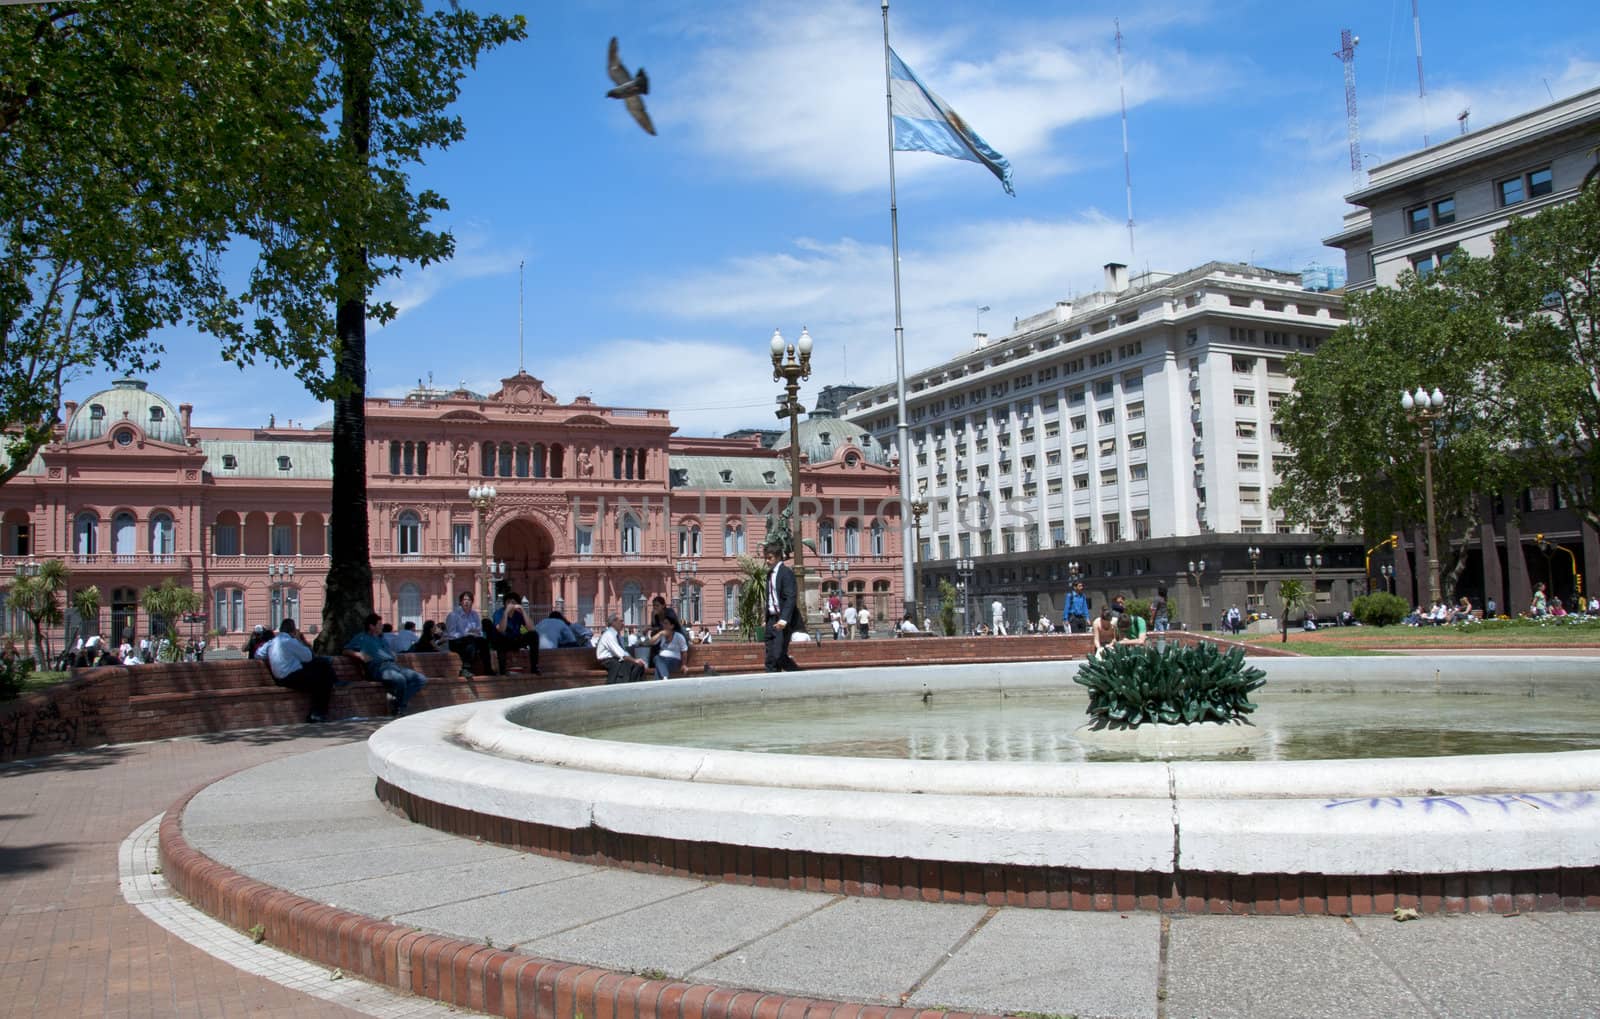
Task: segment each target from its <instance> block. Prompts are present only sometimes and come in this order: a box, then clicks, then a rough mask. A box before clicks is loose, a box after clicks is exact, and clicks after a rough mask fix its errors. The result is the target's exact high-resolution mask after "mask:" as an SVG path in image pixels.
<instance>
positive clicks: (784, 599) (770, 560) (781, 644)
mask: <svg viewBox="0 0 1600 1019" xmlns="http://www.w3.org/2000/svg"><path fill="white" fill-rule="evenodd" d="M783 558H784V557H783V551H782V549H780V548H779V547H778V546H777V545H768V546H767V547H766V559H767V671H768V672H795V671H797V670H799V668H800V666H798V665H796V664H795V661H794V659H793V658H790V657H789V640H790V639H791V638H792V637H793V636H794V631H795V630H796V629H798V628H799V627H800V603H799V589H798V585H797V584H796V583H795V577H794V570H792V569H790V568H789V564H788V563H786V562H784V561H783Z"/></svg>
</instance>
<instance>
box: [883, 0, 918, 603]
mask: <svg viewBox="0 0 1600 1019" xmlns="http://www.w3.org/2000/svg"><path fill="white" fill-rule="evenodd" d="M883 103H884V119H885V122H886V124H887V126H888V129H889V240H890V244H891V247H892V251H893V259H894V390H895V404H896V408H897V410H898V413H899V424H898V425H897V426H896V435H897V436H898V438H899V444H900V584H901V590H902V591H903V592H904V599H903V601H904V603H905V604H904V608H905V613H906V614H907V615H909V616H911V618H912V619H916V618H917V596H918V595H920V594H921V593H922V592H920V591H917V590H915V588H914V587H913V584H914V583H915V581H914V579H913V578H914V576H915V571H914V568H913V567H914V563H915V560H914V558H913V557H920V556H921V555H922V549H920V548H913V547H912V530H911V528H912V520H911V500H912V492H911V429H910V426H909V425H908V423H907V420H906V332H905V326H904V325H903V324H902V322H901V318H900V213H899V209H898V207H897V206H896V204H895V193H894V84H893V82H892V80H891V79H890V77H889V0H883ZM902 618H903V617H902ZM919 625H920V624H919Z"/></svg>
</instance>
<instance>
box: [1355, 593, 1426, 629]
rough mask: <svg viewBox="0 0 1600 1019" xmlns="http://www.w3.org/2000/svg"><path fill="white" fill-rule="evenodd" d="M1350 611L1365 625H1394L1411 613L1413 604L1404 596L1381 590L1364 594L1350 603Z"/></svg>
mask: <svg viewBox="0 0 1600 1019" xmlns="http://www.w3.org/2000/svg"><path fill="white" fill-rule="evenodd" d="M1350 611H1351V612H1354V613H1355V615H1356V618H1357V619H1359V620H1361V625H1363V626H1393V625H1394V624H1395V623H1398V622H1400V620H1402V619H1404V618H1405V617H1406V616H1409V615H1410V614H1411V606H1410V605H1407V604H1406V600H1405V599H1404V598H1401V597H1398V596H1397V595H1392V594H1389V593H1388V592H1387V591H1379V592H1377V593H1375V594H1364V595H1362V596H1361V597H1359V598H1357V599H1356V600H1355V601H1353V602H1351V603H1350Z"/></svg>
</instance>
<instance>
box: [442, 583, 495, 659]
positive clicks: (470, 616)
mask: <svg viewBox="0 0 1600 1019" xmlns="http://www.w3.org/2000/svg"><path fill="white" fill-rule="evenodd" d="M444 635H445V637H447V638H448V639H449V641H450V650H451V651H454V652H455V653H456V654H458V655H460V656H461V678H462V679H471V678H472V668H473V666H475V665H476V666H479V667H480V669H481V671H483V672H488V671H490V670H489V644H488V642H487V641H485V640H484V639H483V620H482V619H481V618H479V616H478V613H477V612H475V611H474V610H473V608H472V592H471V591H462V592H461V596H460V597H459V598H457V599H456V607H455V608H454V609H452V610H450V615H448V616H446V617H445V620H444Z"/></svg>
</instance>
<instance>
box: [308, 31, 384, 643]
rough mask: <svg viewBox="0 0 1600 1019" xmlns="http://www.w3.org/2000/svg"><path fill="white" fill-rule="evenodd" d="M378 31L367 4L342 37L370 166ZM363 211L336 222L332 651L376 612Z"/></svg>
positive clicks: (358, 150) (351, 102) (353, 142)
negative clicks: (370, 512)
mask: <svg viewBox="0 0 1600 1019" xmlns="http://www.w3.org/2000/svg"><path fill="white" fill-rule="evenodd" d="M373 59H374V54H373V49H372V32H371V20H370V17H369V15H368V13H367V12H366V11H365V9H364V6H362V5H357V9H356V10H355V11H352V12H350V13H349V14H347V15H346V20H345V22H344V24H343V26H342V29H341V38H340V53H339V64H340V72H341V73H340V77H341V80H342V82H343V89H344V107H343V117H342V119H341V121H340V127H339V133H340V135H341V137H342V140H343V142H344V144H345V146H346V153H345V154H346V156H347V158H349V159H350V160H351V161H352V163H353V164H355V165H356V166H358V167H359V170H360V172H361V173H366V172H368V171H367V159H368V151H369V148H370V143H371V132H372V65H373ZM364 229H365V221H364V214H363V212H362V210H348V211H347V214H346V217H345V218H342V219H341V220H340V222H339V223H338V225H337V226H336V227H335V231H336V233H335V237H334V244H335V246H336V247H337V249H338V251H339V268H338V280H337V288H338V293H339V307H338V311H337V313H336V318H335V325H336V328H337V330H338V341H337V346H336V354H335V357H336V360H335V363H334V384H335V387H336V388H335V395H334V399H333V505H332V507H331V509H330V512H329V516H328V533H329V548H328V580H327V587H326V591H325V594H324V601H323V604H322V632H321V634H319V635H318V637H317V650H318V651H321V652H322V653H324V654H331V653H335V652H337V651H338V649H340V648H342V647H344V645H345V643H346V642H347V641H348V640H349V639H350V638H351V637H352V636H354V635H355V634H357V633H360V632H361V623H362V619H363V617H364V616H366V614H367V613H369V612H371V611H372V559H371V555H370V550H369V549H368V546H367V539H368V528H367V418H366V398H367V287H368V277H367V248H366V242H365V238H364V237H363V236H362V232H363V231H364Z"/></svg>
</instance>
